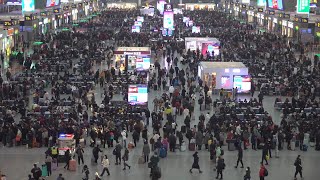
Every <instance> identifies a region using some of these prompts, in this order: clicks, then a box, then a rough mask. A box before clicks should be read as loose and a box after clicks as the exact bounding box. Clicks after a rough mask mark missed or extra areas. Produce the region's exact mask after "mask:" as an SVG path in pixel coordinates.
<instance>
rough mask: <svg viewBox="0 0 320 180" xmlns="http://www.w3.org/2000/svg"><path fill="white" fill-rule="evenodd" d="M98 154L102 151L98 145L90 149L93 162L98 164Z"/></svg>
mask: <svg viewBox="0 0 320 180" xmlns="http://www.w3.org/2000/svg"><path fill="white" fill-rule="evenodd" d="M99 152H102V150H101V149H100V148H99V145H97V146H96V147H94V148H93V149H92V154H93V157H94V162H95V163H98V159H99Z"/></svg>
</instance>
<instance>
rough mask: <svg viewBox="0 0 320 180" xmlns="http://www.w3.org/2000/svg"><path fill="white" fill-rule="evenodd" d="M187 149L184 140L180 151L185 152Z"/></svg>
mask: <svg viewBox="0 0 320 180" xmlns="http://www.w3.org/2000/svg"><path fill="white" fill-rule="evenodd" d="M186 149H187V147H186V143H184V142H183V143H182V144H181V147H180V151H181V152H184V151H186Z"/></svg>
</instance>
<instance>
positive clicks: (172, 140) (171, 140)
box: [169, 133, 177, 152]
mask: <svg viewBox="0 0 320 180" xmlns="http://www.w3.org/2000/svg"><path fill="white" fill-rule="evenodd" d="M176 143H177V138H176V136H175V135H174V134H173V133H171V135H170V136H169V147H170V151H171V152H174V151H175V149H176Z"/></svg>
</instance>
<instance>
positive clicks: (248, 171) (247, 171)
mask: <svg viewBox="0 0 320 180" xmlns="http://www.w3.org/2000/svg"><path fill="white" fill-rule="evenodd" d="M250 179H251V171H250V167H247V169H246V174H245V175H244V180H250Z"/></svg>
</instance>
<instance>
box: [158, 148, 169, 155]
mask: <svg viewBox="0 0 320 180" xmlns="http://www.w3.org/2000/svg"><path fill="white" fill-rule="evenodd" d="M159 157H161V158H165V157H167V150H166V148H163V147H162V148H160V153H159Z"/></svg>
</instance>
